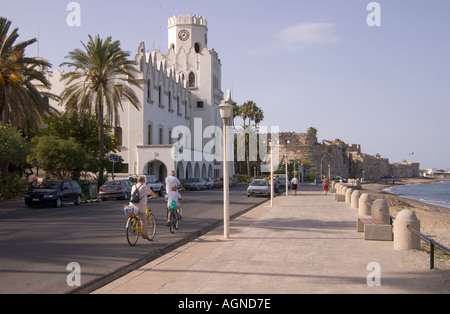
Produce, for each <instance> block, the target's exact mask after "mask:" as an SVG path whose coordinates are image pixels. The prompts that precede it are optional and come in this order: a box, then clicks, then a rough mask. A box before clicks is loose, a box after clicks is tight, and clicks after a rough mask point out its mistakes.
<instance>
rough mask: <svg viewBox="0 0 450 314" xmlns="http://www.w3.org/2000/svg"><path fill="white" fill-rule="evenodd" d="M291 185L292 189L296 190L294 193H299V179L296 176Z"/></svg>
mask: <svg viewBox="0 0 450 314" xmlns="http://www.w3.org/2000/svg"><path fill="white" fill-rule="evenodd" d="M291 185H292V191H293V192H294V195H297V188H298V180H297V178H296V177H294V178H293V179H292V180H291Z"/></svg>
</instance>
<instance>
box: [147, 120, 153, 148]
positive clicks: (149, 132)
mask: <svg viewBox="0 0 450 314" xmlns="http://www.w3.org/2000/svg"><path fill="white" fill-rule="evenodd" d="M152 128H153V126H152V125H151V124H149V125H148V130H147V137H148V138H147V145H152V136H153V132H152Z"/></svg>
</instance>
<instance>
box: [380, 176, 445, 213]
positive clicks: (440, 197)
mask: <svg viewBox="0 0 450 314" xmlns="http://www.w3.org/2000/svg"><path fill="white" fill-rule="evenodd" d="M384 191H385V192H387V193H391V194H395V195H398V196H401V197H404V198H409V199H413V200H416V201H420V202H423V203H427V204H431V205H436V206H441V207H446V208H450V181H441V182H436V183H425V184H407V185H399V186H394V187H391V188H387V189H385V190H384Z"/></svg>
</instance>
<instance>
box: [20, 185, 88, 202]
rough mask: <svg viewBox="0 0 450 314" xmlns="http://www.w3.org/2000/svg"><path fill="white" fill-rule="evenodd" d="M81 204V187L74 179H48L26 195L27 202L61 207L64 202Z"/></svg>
mask: <svg viewBox="0 0 450 314" xmlns="http://www.w3.org/2000/svg"><path fill="white" fill-rule="evenodd" d="M69 202H74V204H75V205H80V204H81V187H80V186H79V185H78V183H76V182H75V181H72V180H46V181H44V182H42V183H40V184H39V185H37V186H36V187H35V188H34V189H32V190H31V191H30V192H28V194H27V195H25V204H26V205H28V206H29V207H33V206H34V205H38V206H39V205H44V206H48V205H51V206H55V207H56V208H59V207H61V205H62V204H63V203H69Z"/></svg>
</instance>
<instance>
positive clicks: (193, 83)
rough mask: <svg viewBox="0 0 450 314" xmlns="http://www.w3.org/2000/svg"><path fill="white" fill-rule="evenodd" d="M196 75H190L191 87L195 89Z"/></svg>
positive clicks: (192, 73)
mask: <svg viewBox="0 0 450 314" xmlns="http://www.w3.org/2000/svg"><path fill="white" fill-rule="evenodd" d="M195 86H196V85H195V74H194V72H191V73H189V87H195Z"/></svg>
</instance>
